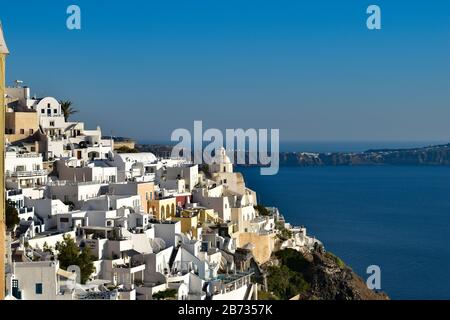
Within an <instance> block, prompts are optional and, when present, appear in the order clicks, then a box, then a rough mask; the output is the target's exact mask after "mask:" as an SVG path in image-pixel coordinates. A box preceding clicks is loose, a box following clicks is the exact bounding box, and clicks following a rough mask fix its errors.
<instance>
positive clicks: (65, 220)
mask: <svg viewBox="0 0 450 320" xmlns="http://www.w3.org/2000/svg"><path fill="white" fill-rule="evenodd" d="M59 221H60V222H61V223H67V222H69V218H61V219H59Z"/></svg>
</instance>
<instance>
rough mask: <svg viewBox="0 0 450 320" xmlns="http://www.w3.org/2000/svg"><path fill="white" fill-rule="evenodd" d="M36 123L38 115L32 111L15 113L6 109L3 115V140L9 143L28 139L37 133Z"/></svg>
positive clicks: (37, 125)
mask: <svg viewBox="0 0 450 320" xmlns="http://www.w3.org/2000/svg"><path fill="white" fill-rule="evenodd" d="M38 123H39V119H38V115H37V113H36V111H34V110H30V111H28V112H15V111H14V110H12V109H8V110H7V112H6V114H5V134H6V136H5V138H6V139H7V140H8V142H10V143H13V142H17V141H21V140H25V139H28V138H30V137H32V136H33V135H34V134H35V133H36V132H37V131H38V129H39V124H38ZM34 151H37V150H34Z"/></svg>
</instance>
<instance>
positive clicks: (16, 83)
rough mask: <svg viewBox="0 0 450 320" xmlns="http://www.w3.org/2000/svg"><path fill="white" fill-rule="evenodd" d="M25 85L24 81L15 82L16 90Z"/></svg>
mask: <svg viewBox="0 0 450 320" xmlns="http://www.w3.org/2000/svg"><path fill="white" fill-rule="evenodd" d="M22 84H23V81H22V80H14V87H15V88H20V87H21V86H22Z"/></svg>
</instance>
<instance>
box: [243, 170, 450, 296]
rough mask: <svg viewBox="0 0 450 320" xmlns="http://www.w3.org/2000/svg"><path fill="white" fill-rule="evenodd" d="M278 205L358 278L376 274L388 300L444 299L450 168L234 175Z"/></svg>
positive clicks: (448, 278) (448, 287)
mask: <svg viewBox="0 0 450 320" xmlns="http://www.w3.org/2000/svg"><path fill="white" fill-rule="evenodd" d="M237 170H238V171H241V172H242V173H243V174H244V177H245V180H246V183H247V186H248V187H250V188H252V189H253V190H255V191H256V192H257V193H258V201H259V202H260V203H262V204H264V205H266V206H276V207H278V208H279V209H280V211H281V213H282V214H283V215H284V216H285V218H286V219H287V220H288V221H289V222H291V223H293V224H295V225H305V226H306V227H307V230H308V233H309V234H311V235H315V236H316V237H317V238H318V239H320V240H321V241H323V242H324V245H325V248H326V249H327V250H329V251H332V252H334V253H336V254H337V255H338V256H340V257H341V258H342V259H343V260H344V261H345V262H346V263H347V264H348V265H349V266H351V267H352V268H353V270H354V271H356V272H357V273H358V274H359V275H361V276H362V277H363V278H367V275H366V268H367V266H369V265H378V266H380V267H381V286H382V290H384V291H385V292H386V293H387V294H388V295H389V296H390V297H391V298H392V299H450V167H413V166H364V167H306V168H302V167H282V168H281V169H280V172H279V173H278V175H275V176H261V175H260V174H259V168H238V169H237Z"/></svg>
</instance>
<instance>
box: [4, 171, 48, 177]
mask: <svg viewBox="0 0 450 320" xmlns="http://www.w3.org/2000/svg"><path fill="white" fill-rule="evenodd" d="M47 174H48V172H47V170H33V171H14V172H11V171H9V170H7V171H6V173H5V175H6V177H7V178H25V177H39V176H46V175H47Z"/></svg>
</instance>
